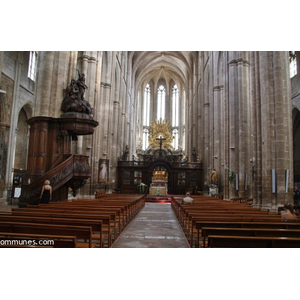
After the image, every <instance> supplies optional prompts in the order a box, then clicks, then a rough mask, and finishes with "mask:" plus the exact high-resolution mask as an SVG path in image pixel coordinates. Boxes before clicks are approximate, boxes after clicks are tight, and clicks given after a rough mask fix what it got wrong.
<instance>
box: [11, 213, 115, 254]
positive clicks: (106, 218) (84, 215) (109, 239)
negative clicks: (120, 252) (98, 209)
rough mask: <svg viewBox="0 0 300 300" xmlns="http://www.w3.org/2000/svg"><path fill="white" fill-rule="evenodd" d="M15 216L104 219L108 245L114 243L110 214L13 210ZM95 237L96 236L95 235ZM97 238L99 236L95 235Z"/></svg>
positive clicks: (104, 230)
mask: <svg viewBox="0 0 300 300" xmlns="http://www.w3.org/2000/svg"><path fill="white" fill-rule="evenodd" d="M12 214H13V215H15V216H28V217H30V216H36V217H50V218H67V219H91V220H98V221H100V220H101V221H102V224H103V227H102V230H103V233H104V235H105V236H106V240H107V247H108V248H110V247H111V245H112V231H111V218H110V216H109V215H100V214H96V213H95V214H89V213H82V214H76V213H67V212H66V213H56V212H32V211H14V212H12ZM93 237H94V236H93ZM95 238H97V236H95Z"/></svg>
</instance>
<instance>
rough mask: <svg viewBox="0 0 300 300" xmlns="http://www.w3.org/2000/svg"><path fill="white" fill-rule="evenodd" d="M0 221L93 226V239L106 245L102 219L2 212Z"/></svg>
mask: <svg viewBox="0 0 300 300" xmlns="http://www.w3.org/2000/svg"><path fill="white" fill-rule="evenodd" d="M0 222H11V223H13V222H22V223H35V224H36V223H40V224H56V225H67V226H87V227H91V228H92V240H93V242H94V241H95V243H96V245H98V246H99V247H100V248H103V247H104V235H103V224H102V221H101V220H93V219H72V218H51V217H41V216H22V215H12V214H10V215H7V214H0Z"/></svg>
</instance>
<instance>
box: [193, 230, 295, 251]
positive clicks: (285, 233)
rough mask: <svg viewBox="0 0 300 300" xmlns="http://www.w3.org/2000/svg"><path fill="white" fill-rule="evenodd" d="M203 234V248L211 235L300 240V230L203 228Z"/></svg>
mask: <svg viewBox="0 0 300 300" xmlns="http://www.w3.org/2000/svg"><path fill="white" fill-rule="evenodd" d="M201 233H202V238H203V247H205V241H206V240H207V239H208V236H211V235H219V236H220V235H222V236H223V235H224V236H259V237H297V238H300V229H274V228H271V229H268V228H217V227H202V232H201ZM198 241H199V240H198Z"/></svg>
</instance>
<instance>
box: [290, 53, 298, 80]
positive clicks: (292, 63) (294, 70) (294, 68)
mask: <svg viewBox="0 0 300 300" xmlns="http://www.w3.org/2000/svg"><path fill="white" fill-rule="evenodd" d="M295 75H297V59H296V53H295V51H290V78H292V77H294V76H295Z"/></svg>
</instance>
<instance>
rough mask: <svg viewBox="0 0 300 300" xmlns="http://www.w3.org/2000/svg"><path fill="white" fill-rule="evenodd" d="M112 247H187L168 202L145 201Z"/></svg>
mask: <svg viewBox="0 0 300 300" xmlns="http://www.w3.org/2000/svg"><path fill="white" fill-rule="evenodd" d="M112 248H189V244H188V242H187V240H186V237H185V235H184V233H183V231H182V229H181V226H180V224H179V223H178V221H177V218H176V216H175V214H174V212H173V210H172V208H171V204H169V203H146V204H145V207H144V208H143V209H142V210H141V211H140V212H139V214H138V215H137V216H136V217H135V218H134V219H133V220H132V221H131V223H130V224H129V225H128V226H127V227H126V228H125V229H124V231H123V232H122V233H121V235H120V237H119V238H118V239H117V240H116V242H115V243H114V244H113V246H112Z"/></svg>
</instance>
